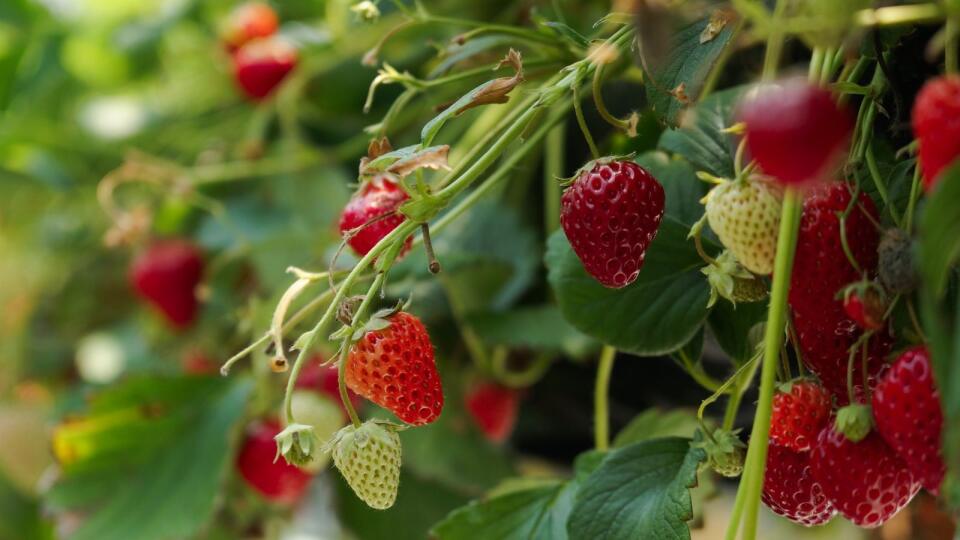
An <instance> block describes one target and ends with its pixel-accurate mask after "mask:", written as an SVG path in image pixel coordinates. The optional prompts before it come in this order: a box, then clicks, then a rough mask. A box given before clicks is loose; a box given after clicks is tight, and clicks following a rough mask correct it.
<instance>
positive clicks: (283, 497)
mask: <svg viewBox="0 0 960 540" xmlns="http://www.w3.org/2000/svg"><path fill="white" fill-rule="evenodd" d="M282 429H283V428H282V427H281V426H280V423H279V422H277V421H276V420H267V421H263V422H256V423H254V424H251V425H250V426H248V428H247V433H246V437H245V438H244V441H243V444H242V446H241V447H240V453H239V454H237V462H236V466H237V471H238V472H239V473H240V476H242V477H243V479H244V480H246V482H247V484H248V485H249V486H250V487H251V488H253V489H254V490H256V491H257V492H258V493H260V494H261V495H263V497H264V498H266V499H267V500H269V501H271V502H274V503H277V504H292V503H295V502H297V501H298V500H300V497H301V496H303V494H304V492H305V491H306V490H307V487H308V485H309V484H310V479H311V478H312V476H310V474H308V473H306V472H304V471H303V470H301V469H300V468H298V467H296V466H294V465H290V464H289V463H287V462H286V460H284V459H283V458H282V457H281V458H280V459H276V457H277V443H276V441H274V439H273V438H274V437H275V436H276V435H277V434H278V433H280V431H281V430H282Z"/></svg>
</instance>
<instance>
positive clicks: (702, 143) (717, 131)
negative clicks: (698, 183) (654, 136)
mask: <svg viewBox="0 0 960 540" xmlns="http://www.w3.org/2000/svg"><path fill="white" fill-rule="evenodd" d="M742 92H743V87H735V88H730V89H727V90H724V91H722V92H717V93H715V94H711V95H710V96H708V97H707V98H706V99H704V100H703V101H702V102H700V103H699V104H698V105H697V106H696V107H695V108H694V109H693V110H692V111H691V113H690V114H687V115H685V116H684V122H683V124H682V125H681V126H680V128H678V129H669V130H667V131H664V132H663V135H661V136H660V144H659V148H660V149H661V150H664V151H667V152H671V153H674V154H679V155H681V156H683V157H684V158H686V159H687V161H689V162H690V164H691V165H693V166H694V168H695V169H696V170H698V171H707V172H708V173H710V174H713V175H715V176H720V177H723V178H732V177H733V154H734V149H735V146H734V145H735V140H736V139H735V138H734V137H733V136H731V135H728V134H726V133H722V132H721V130H723V129H725V128H727V127H730V125H732V124H733V109H734V107H735V105H736V103H737V99H738V98H739V97H740V94H741V93H742Z"/></svg>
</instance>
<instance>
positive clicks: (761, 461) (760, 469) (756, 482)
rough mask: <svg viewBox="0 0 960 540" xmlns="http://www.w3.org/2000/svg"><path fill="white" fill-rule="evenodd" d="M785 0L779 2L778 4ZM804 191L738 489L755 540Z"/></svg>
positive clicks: (792, 205)
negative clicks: (744, 465)
mask: <svg viewBox="0 0 960 540" xmlns="http://www.w3.org/2000/svg"><path fill="white" fill-rule="evenodd" d="M783 3H784V2H782V1H780V2H778V7H779V6H780V4H783ZM802 206H803V205H802V201H801V194H800V192H798V191H797V190H796V189H794V188H787V190H786V192H785V194H784V198H783V208H782V210H781V219H780V234H779V237H778V239H777V254H776V258H775V260H774V271H773V286H772V290H771V292H770V307H769V311H768V314H767V324H766V329H765V334H764V341H763V345H764V354H763V365H762V368H761V372H760V395H759V399H758V401H757V413H756V416H755V417H754V421H753V429H752V430H751V433H750V449H749V451H748V452H747V460H746V467H745V468H744V473H743V479H742V480H741V482H740V488H739V490H738V491H737V502H736V503H735V508H736V506H738V505H739V506H742V508H743V510H745V511H746V516H745V519H744V523H743V538H745V539H747V540H753V539H754V538H756V533H757V514H758V511H759V507H760V492H761V489H762V486H763V474H764V468H765V466H766V460H767V446H768V444H769V440H768V437H769V435H770V417H771V414H772V404H773V392H774V386H775V383H776V373H777V365H778V363H779V362H778V360H779V356H780V343H781V342H782V341H783V336H784V327H785V326H784V325H785V324H786V311H787V291H788V289H789V287H790V276H791V273H792V271H793V255H794V251H795V250H796V245H797V233H798V230H799V225H800V212H801V210H802ZM739 521H740V520H739V519H731V521H730V525H729V527H728V528H727V538H735V537H736V534H737V531H738V530H739V527H740V523H739Z"/></svg>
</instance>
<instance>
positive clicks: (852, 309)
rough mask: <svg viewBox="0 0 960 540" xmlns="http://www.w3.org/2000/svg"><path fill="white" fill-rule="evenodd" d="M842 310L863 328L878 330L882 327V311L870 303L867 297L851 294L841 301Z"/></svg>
mask: <svg viewBox="0 0 960 540" xmlns="http://www.w3.org/2000/svg"><path fill="white" fill-rule="evenodd" d="M843 311H844V312H845V313H846V314H847V316H848V317H850V318H851V319H853V322H855V323H857V326H859V327H860V328H862V329H864V330H880V329H882V328H883V312H882V310H879V309H878V306H877V305H875V304H872V303H871V302H870V300H869V299H868V298H863V297H861V296H860V295H859V294H855V293H854V294H851V295H850V296H848V297H847V298H846V299H845V300H844V301H843Z"/></svg>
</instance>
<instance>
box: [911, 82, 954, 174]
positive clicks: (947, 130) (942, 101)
mask: <svg viewBox="0 0 960 540" xmlns="http://www.w3.org/2000/svg"><path fill="white" fill-rule="evenodd" d="M958 118H960V77H958V76H956V75H954V76H947V77H940V78H939V79H933V80H931V81H929V82H927V84H925V85H924V86H923V89H921V90H920V93H919V94H917V100H916V101H915V102H914V104H913V134H914V136H915V137H916V138H917V140H918V141H919V143H920V168H921V170H922V171H923V187H924V188H925V189H926V191H927V192H930V191H931V190H932V189H933V187H934V186H935V185H936V183H937V180H938V175H939V174H940V173H941V172H942V171H943V170H944V169H945V168H947V166H948V165H950V164H951V163H952V162H953V161H954V160H955V159H956V158H957V156H960V122H958V121H957V119H958Z"/></svg>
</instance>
